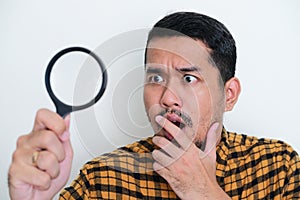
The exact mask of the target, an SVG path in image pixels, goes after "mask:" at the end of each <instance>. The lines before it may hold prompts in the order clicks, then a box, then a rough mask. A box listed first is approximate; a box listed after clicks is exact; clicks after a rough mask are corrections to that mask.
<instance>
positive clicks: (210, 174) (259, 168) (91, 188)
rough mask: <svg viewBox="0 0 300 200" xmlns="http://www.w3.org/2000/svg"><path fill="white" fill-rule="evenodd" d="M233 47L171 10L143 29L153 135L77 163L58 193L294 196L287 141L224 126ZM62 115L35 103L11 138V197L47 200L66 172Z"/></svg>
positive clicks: (215, 30) (295, 178)
mask: <svg viewBox="0 0 300 200" xmlns="http://www.w3.org/2000/svg"><path fill="white" fill-rule="evenodd" d="M235 63H236V47H235V42H234V39H233V38H232V36H231V34H230V33H229V31H228V30H227V29H226V28H225V26H224V25H223V24H221V23H220V22H218V21H217V20H215V19H212V18H210V17H208V16H205V15H201V14H197V13H192V12H179V13H173V14H170V15H168V16H166V17H164V18H163V19H162V20H160V21H159V22H157V23H156V24H155V26H154V28H153V29H152V30H151V31H150V33H149V36H148V42H147V49H146V52H145V86H144V103H145V108H146V112H147V115H148V118H149V121H150V123H151V125H152V127H153V130H154V131H155V136H154V137H150V138H147V139H145V140H141V141H139V142H136V143H133V144H131V145H127V146H125V147H122V148H119V149H117V150H115V151H113V152H111V153H108V154H104V155H102V156H100V157H98V158H95V159H93V160H92V161H90V162H88V163H87V164H85V165H84V167H83V168H82V169H81V170H80V174H79V175H78V177H77V178H76V179H75V180H74V181H73V183H72V184H71V186H69V187H66V188H65V189H64V190H63V191H62V192H61V195H60V198H61V199H178V198H180V199H230V198H232V199H297V198H300V160H299V156H298V154H297V153H296V152H295V151H294V150H293V149H292V148H291V147H290V146H289V145H287V144H285V143H284V142H281V141H277V140H268V139H257V138H255V137H250V136H246V135H240V134H236V133H230V132H227V131H226V130H225V128H224V127H223V126H222V124H223V114H224V112H226V111H230V110H232V109H233V107H234V105H235V103H236V102H237V100H238V97H239V93H240V83H239V80H238V79H237V78H236V77H235V76H234V74H235ZM68 126H69V118H68V117H67V118H66V119H65V120H63V119H62V118H60V117H59V116H58V115H57V114H56V113H53V112H51V111H49V110H45V109H42V110H40V111H38V113H37V115H36V120H35V124H34V127H33V131H32V132H31V133H30V134H28V135H25V136H22V137H20V138H19V139H18V142H17V149H16V151H15V152H14V155H13V161H12V164H11V167H10V170H9V187H10V188H9V189H10V196H11V198H12V199H26V198H27V199H50V198H52V197H53V196H54V195H55V194H56V193H57V192H59V191H60V189H61V188H62V187H63V186H64V185H65V183H66V181H67V179H68V176H69V173H70V168H71V161H72V148H71V144H70V141H69V132H68Z"/></svg>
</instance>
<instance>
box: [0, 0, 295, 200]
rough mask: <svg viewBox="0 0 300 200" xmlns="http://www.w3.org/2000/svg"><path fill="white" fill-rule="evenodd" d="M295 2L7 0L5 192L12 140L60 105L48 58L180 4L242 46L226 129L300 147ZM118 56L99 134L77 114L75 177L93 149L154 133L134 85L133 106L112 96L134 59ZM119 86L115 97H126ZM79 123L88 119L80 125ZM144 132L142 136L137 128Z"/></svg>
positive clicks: (94, 43) (0, 123) (99, 112)
mask: <svg viewBox="0 0 300 200" xmlns="http://www.w3.org/2000/svg"><path fill="white" fill-rule="evenodd" d="M299 9H300V3H299V1H298V0H285V1H283V0H282V1H279V0H269V1H262V0H256V1H253V0H251V1H239V0H227V1H216V0H213V1H211V0H210V1H201V0H195V1H191V0H185V1H177V2H175V1H173V0H172V1H159V0H153V1H141V0H137V1H129V0H128V1H100V0H97V1H80V2H79V1H58V0H51V1H21V0H20V1H8V0H2V1H1V2H0V92H1V98H0V106H1V111H0V137H1V140H0V146H1V147H0V148H1V151H0V159H1V161H0V188H1V189H0V199H9V197H8V190H7V170H8V166H9V163H10V161H11V154H12V152H13V151H14V149H15V142H16V139H17V138H18V137H19V136H20V135H22V134H25V133H28V132H30V130H31V128H32V125H33V120H34V116H35V112H36V111H37V110H38V109H39V108H42V107H45V108H49V109H54V106H53V104H52V102H51V101H50V98H49V97H48V95H47V93H46V90H45V86H44V79H43V78H44V72H45V68H46V65H47V63H48V61H49V59H50V58H51V57H52V56H53V54H54V53H56V52H57V51H58V50H60V49H62V48H64V47H68V46H74V45H80V46H85V47H89V48H90V49H96V48H97V47H98V46H101V44H103V42H105V41H108V40H110V39H111V38H112V37H113V36H116V35H119V34H122V33H124V32H127V31H132V30H135V29H140V28H150V27H151V26H152V25H153V24H154V23H155V22H156V21H157V20H158V19H160V18H161V17H163V16H164V15H166V14H168V13H170V12H173V11H178V10H189V11H197V12H201V13H204V14H208V15H210V16H212V17H215V18H217V19H218V20H220V21H221V22H223V23H224V24H225V25H226V26H227V27H228V29H229V30H230V31H231V33H232V34H233V36H234V37H235V40H236V43H237V48H238V62H237V76H238V77H239V78H240V80H241V83H242V89H243V90H242V93H241V96H240V100H239V102H238V104H237V106H236V107H235V109H234V111H233V112H231V113H228V114H226V115H225V126H226V127H227V129H229V130H233V131H237V132H242V133H247V134H249V135H255V136H258V137H268V138H276V139H281V140H284V141H286V142H287V143H289V144H291V145H292V146H293V147H294V148H295V149H296V150H297V151H298V152H299V151H300V145H299V141H300V132H299V113H300V103H299V102H300V94H299V93H300V92H299V85H300V84H299V79H298V77H299V75H300V63H299V56H300V53H299V47H300V13H299ZM120 45H122V44H120ZM114 47H116V46H114ZM141 55H142V54H140V56H141ZM140 59H142V58H140ZM119 62H121V63H119V65H120V66H122V67H121V68H122V69H121V68H116V67H115V68H111V70H110V71H108V72H109V78H110V79H109V81H110V82H109V86H108V90H107V92H106V94H105V95H104V96H103V99H101V100H100V102H99V103H98V104H97V106H95V107H94V108H93V111H95V116H96V121H97V123H98V124H97V126H98V127H100V128H99V129H101V131H102V132H103V134H97V128H96V129H95V130H94V129H93V125H89V124H88V123H89V120H87V122H86V123H82V122H84V119H83V120H82V121H80V117H78V119H77V118H76V117H75V116H74V115H73V116H72V117H73V118H72V119H73V120H72V127H71V132H72V142H73V146H74V152H75V155H74V162H73V169H72V174H71V178H70V179H73V178H74V177H75V176H76V174H77V173H78V170H79V168H80V167H81V166H82V165H83V164H84V163H85V162H86V161H87V160H89V159H91V158H92V157H93V156H95V155H98V154H99V153H103V152H107V151H110V150H112V149H114V148H115V147H116V146H120V145H124V144H127V143H128V142H131V141H133V140H136V139H138V138H140V137H144V136H147V135H149V136H150V135H151V131H150V129H149V127H148V125H147V123H146V118H145V117H143V114H144V113H143V112H144V111H143V105H142V101H141V100H140V96H139V95H140V93H141V89H140V88H135V89H136V91H137V94H136V93H134V92H133V93H132V91H129V93H130V94H132V95H131V96H134V95H135V94H136V96H137V97H136V99H138V100H137V102H136V103H132V102H131V100H130V99H129V100H128V99H126V98H125V99H124V98H123V99H119V101H118V102H119V103H118V102H117V103H116V102H114V100H112V98H113V97H116V93H118V92H119V91H120V90H122V91H123V90H124V88H120V84H118V83H120V82H122V84H121V85H122V86H124V85H126V84H123V83H125V82H126V78H124V74H126V73H128V72H129V71H130V70H132V68H130V66H126V57H125V58H124V63H125V64H124V63H122V59H120V60H119ZM139 70H140V69H136V68H134V72H133V74H135V73H137V72H140V73H142V70H140V71H139ZM118 72H120V73H118ZM122 73H123V75H122ZM122 77H123V78H122ZM133 77H136V79H137V80H134V81H137V82H138V83H139V81H141V80H142V74H141V76H140V77H139V76H133ZM118 80H119V82H118ZM123 81H124V82H123ZM131 81H133V80H131ZM134 81H133V82H134ZM128 84H129V85H130V83H128ZM62 87H63V86H62ZM125 89H126V86H125ZM128 89H130V86H128ZM123 93H124V92H123ZM123 93H122V94H117V96H118V95H125V94H126V92H125V93H124V94H123ZM118 97H119V96H118ZM125 97H126V95H125ZM130 102H131V103H130ZM117 104H119V105H124V106H123V107H125V108H127V107H128V108H129V109H128V112H127V115H128V113H129V115H130V116H129V117H131V118H132V120H131V122H132V121H136V120H137V121H138V120H140V121H139V122H138V123H137V124H136V131H134V130H133V131H132V130H131V129H130V128H129V129H130V131H132V132H131V133H132V134H134V135H131V136H128V133H126V134H124V131H123V130H124V129H126V128H124V127H122V126H121V127H120V124H119V123H118V122H120V120H118V119H119V118H121V119H122V111H120V112H119V111H116V110H114V109H115V108H113V107H114V105H117ZM133 105H134V106H133ZM120 109H122V106H121V108H120ZM83 113H84V112H83ZM91 113H92V112H91ZM120 116H121V117H120ZM125 116H126V115H125ZM134 116H141V117H138V118H134ZM75 118H76V120H74V119H75ZM85 119H86V118H85ZM135 119H136V120H135ZM124 120H125V119H124ZM125 121H126V120H125ZM78 124H79V125H80V124H85V126H81V127H79V126H78ZM85 130H86V131H85ZM93 130H94V131H93ZM141 130H143V131H142V132H143V133H141V134H140V133H138V132H141ZM144 130H145V131H144ZM125 132H126V131H125ZM92 134H96V135H92ZM139 134H140V135H139Z"/></svg>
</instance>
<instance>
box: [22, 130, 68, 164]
mask: <svg viewBox="0 0 300 200" xmlns="http://www.w3.org/2000/svg"><path fill="white" fill-rule="evenodd" d="M26 142H27V144H26V145H28V146H30V148H33V149H35V150H43V151H49V152H51V153H52V154H53V155H55V156H56V159H57V160H58V161H62V160H63V159H64V158H65V152H64V148H63V144H62V143H61V141H60V140H59V138H58V137H57V136H56V135H55V134H54V133H53V132H52V131H48V130H42V131H39V132H33V133H32V134H30V135H29V137H28V139H27V141H26Z"/></svg>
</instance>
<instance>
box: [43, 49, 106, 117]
mask: <svg viewBox="0 0 300 200" xmlns="http://www.w3.org/2000/svg"><path fill="white" fill-rule="evenodd" d="M74 51H79V52H83V53H86V54H89V55H90V56H91V57H93V58H94V59H95V60H96V62H97V63H98V65H99V67H100V69H101V71H102V84H101V88H100V89H99V91H98V93H97V95H96V96H95V97H94V98H93V99H91V100H90V101H89V102H87V103H85V104H82V105H69V104H66V103H64V102H62V101H61V100H60V99H59V98H58V97H57V96H56V95H55V94H54V92H53V90H52V87H51V83H50V76H51V72H52V68H53V66H54V64H55V63H56V61H57V60H58V59H59V58H61V57H62V56H63V55H65V54H67V53H70V52H74ZM45 84H46V88H47V91H48V94H49V96H50V98H51V99H52V101H53V103H54V104H55V107H56V112H57V113H58V114H59V115H60V116H62V117H65V116H66V115H68V114H69V113H71V112H73V111H77V110H82V109H85V108H88V107H90V106H92V105H94V104H95V103H96V102H97V101H98V100H99V99H100V98H101V97H102V95H103V93H104V91H105V89H106V85H107V72H106V70H105V66H104V64H103V62H102V61H101V59H100V58H99V57H98V56H97V55H96V54H95V53H93V52H92V51H90V50H88V49H86V48H83V47H70V48H66V49H64V50H61V51H60V52H58V53H57V54H56V55H54V57H53V58H52V59H51V60H50V62H49V64H48V66H47V70H46V73H45Z"/></svg>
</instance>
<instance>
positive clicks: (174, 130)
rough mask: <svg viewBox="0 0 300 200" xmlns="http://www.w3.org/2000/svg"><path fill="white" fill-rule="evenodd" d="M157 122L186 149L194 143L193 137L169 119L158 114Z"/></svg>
mask: <svg viewBox="0 0 300 200" xmlns="http://www.w3.org/2000/svg"><path fill="white" fill-rule="evenodd" d="M155 120H156V122H157V123H158V124H159V125H160V126H161V127H163V128H164V129H165V130H166V131H167V132H168V133H170V134H171V135H172V136H173V138H174V139H175V140H176V142H177V143H178V144H179V146H180V147H181V148H182V149H184V150H186V149H188V147H189V146H190V145H191V144H192V142H191V139H189V138H188V137H187V136H186V134H182V131H181V130H180V128H178V127H177V126H176V125H174V124H173V123H172V122H170V121H169V120H168V119H166V118H164V117H162V116H160V115H158V116H156V117H155Z"/></svg>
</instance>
